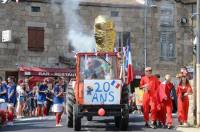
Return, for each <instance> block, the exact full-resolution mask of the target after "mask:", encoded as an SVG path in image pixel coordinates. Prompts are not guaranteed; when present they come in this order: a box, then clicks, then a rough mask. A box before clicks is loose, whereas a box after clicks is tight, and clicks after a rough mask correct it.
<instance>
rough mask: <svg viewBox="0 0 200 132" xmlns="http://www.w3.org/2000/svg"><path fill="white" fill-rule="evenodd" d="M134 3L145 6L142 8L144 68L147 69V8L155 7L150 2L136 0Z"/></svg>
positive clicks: (147, 0) (148, 0)
mask: <svg viewBox="0 0 200 132" xmlns="http://www.w3.org/2000/svg"><path fill="white" fill-rule="evenodd" d="M136 2H138V3H140V4H142V5H145V8H144V67H147V11H148V8H149V7H157V6H156V5H155V4H153V3H152V1H151V0H136Z"/></svg>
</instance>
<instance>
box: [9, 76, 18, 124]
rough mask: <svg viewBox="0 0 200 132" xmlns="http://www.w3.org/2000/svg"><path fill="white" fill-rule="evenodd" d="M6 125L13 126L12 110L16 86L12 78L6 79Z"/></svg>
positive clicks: (14, 102)
mask: <svg viewBox="0 0 200 132" xmlns="http://www.w3.org/2000/svg"><path fill="white" fill-rule="evenodd" d="M7 89H8V93H7V94H8V123H7V124H8V125H13V121H14V110H15V109H14V108H15V104H16V102H17V101H16V85H15V84H14V82H13V79H12V78H8V85H7Z"/></svg>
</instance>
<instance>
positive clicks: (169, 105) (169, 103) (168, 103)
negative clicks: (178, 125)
mask: <svg viewBox="0 0 200 132" xmlns="http://www.w3.org/2000/svg"><path fill="white" fill-rule="evenodd" d="M163 104H164V112H165V114H164V115H165V120H166V114H167V124H168V125H172V109H173V105H172V100H167V101H163Z"/></svg>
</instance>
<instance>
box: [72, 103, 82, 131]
mask: <svg viewBox="0 0 200 132" xmlns="http://www.w3.org/2000/svg"><path fill="white" fill-rule="evenodd" d="M73 126H74V131H80V130H81V117H80V116H79V108H78V106H77V105H74V118H73Z"/></svg>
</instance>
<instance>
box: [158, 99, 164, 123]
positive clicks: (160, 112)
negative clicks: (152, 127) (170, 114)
mask: <svg viewBox="0 0 200 132" xmlns="http://www.w3.org/2000/svg"><path fill="white" fill-rule="evenodd" d="M159 106H160V107H159V108H160V109H159V110H157V119H158V121H159V122H161V123H163V124H165V122H166V110H165V107H164V103H160V105H159Z"/></svg>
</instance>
